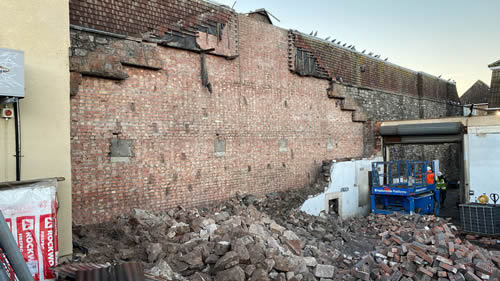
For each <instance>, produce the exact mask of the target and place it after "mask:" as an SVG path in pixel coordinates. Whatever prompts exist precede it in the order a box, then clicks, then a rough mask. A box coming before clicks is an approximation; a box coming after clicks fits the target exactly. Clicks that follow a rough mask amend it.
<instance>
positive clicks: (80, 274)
mask: <svg viewBox="0 0 500 281" xmlns="http://www.w3.org/2000/svg"><path fill="white" fill-rule="evenodd" d="M56 271H57V272H58V273H59V274H60V275H61V277H68V278H71V279H74V280H76V281H146V280H161V279H153V278H148V279H146V277H145V275H144V268H143V266H142V264H141V263H138V262H128V263H122V264H117V265H110V264H95V263H79V264H66V265H62V266H58V267H57V268H56Z"/></svg>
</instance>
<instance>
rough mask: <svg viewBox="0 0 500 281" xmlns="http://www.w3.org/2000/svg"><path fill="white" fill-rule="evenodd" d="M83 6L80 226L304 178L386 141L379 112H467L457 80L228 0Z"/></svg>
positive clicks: (76, 184) (75, 11)
mask: <svg viewBox="0 0 500 281" xmlns="http://www.w3.org/2000/svg"><path fill="white" fill-rule="evenodd" d="M131 6H133V7H134V9H131V8H130V7H131ZM70 18H71V24H72V25H71V53H70V70H71V96H72V97H71V143H72V171H73V218H74V222H75V223H77V224H89V223H97V222H102V221H106V220H109V219H111V218H113V217H114V216H116V215H119V214H122V213H127V212H129V210H130V208H133V207H137V208H147V209H152V210H158V211H159V210H164V209H168V208H172V207H175V206H178V205H181V206H184V207H189V206H195V205H202V204H208V203H210V202H214V201H220V200H225V199H227V198H230V197H231V196H234V195H235V194H236V193H237V192H240V193H253V194H265V193H269V192H273V191H279V190H286V189H289V188H300V187H303V186H306V185H309V184H311V183H312V182H313V181H314V180H315V178H316V176H317V175H318V173H319V172H320V169H321V163H322V160H324V159H339V158H360V157H368V156H371V155H374V154H377V153H379V151H378V148H379V145H378V144H377V137H376V136H375V135H374V130H373V129H374V127H375V122H376V121H381V120H383V119H405V118H406V119H412V118H417V119H418V118H425V117H440V116H451V115H456V114H459V115H460V114H461V107H460V105H459V100H458V96H457V93H456V87H455V85H454V84H452V83H448V82H447V81H445V80H442V79H439V78H438V77H435V76H432V75H428V74H425V73H423V72H417V71H412V70H409V69H406V68H403V67H400V66H397V65H394V64H392V63H389V62H387V61H384V60H381V59H379V58H376V57H372V56H368V55H365V54H362V53H360V52H357V51H356V50H353V49H352V48H346V47H342V46H340V45H337V44H334V43H332V42H327V41H324V40H321V39H318V38H316V37H313V36H309V35H306V34H303V33H300V32H298V31H294V30H286V29H282V28H279V27H276V26H273V25H272V24H271V21H268V20H262V18H259V17H257V18H256V17H252V16H250V17H249V16H248V15H244V14H238V13H236V12H234V11H233V10H231V9H229V8H228V7H225V6H219V5H215V4H212V3H208V2H204V1H200V0H196V1H180V0H168V1H161V2H151V1H145V0H143V1H127V0H120V1H114V2H112V3H111V2H100V3H87V2H83V1H76V0H71V1H70ZM419 149H420V148H411V149H410V150H408V149H407V148H401V157H408V155H412V157H413V156H414V157H426V155H425V153H424V152H425V151H423V150H421V149H420V150H419ZM452 150H453V148H448V147H444V148H443V147H439V148H436V151H437V152H436V151H434V152H432V153H429V154H431V155H432V157H436V155H438V157H441V156H440V155H441V153H444V154H443V155H445V156H443V157H448V156H446V155H447V154H446V153H448V152H447V151H450V152H449V153H453V152H452ZM405 151H408V152H406V154H405ZM394 155H397V153H394Z"/></svg>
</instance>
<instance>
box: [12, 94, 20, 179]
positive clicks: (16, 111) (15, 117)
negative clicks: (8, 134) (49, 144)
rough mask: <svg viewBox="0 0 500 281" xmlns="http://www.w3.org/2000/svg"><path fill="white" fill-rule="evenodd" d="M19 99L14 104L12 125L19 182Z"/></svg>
mask: <svg viewBox="0 0 500 281" xmlns="http://www.w3.org/2000/svg"><path fill="white" fill-rule="evenodd" d="M19 114H20V111H19V99H17V100H16V101H15V102H14V121H15V123H16V124H14V127H15V130H16V181H20V180H21V117H20V116H19Z"/></svg>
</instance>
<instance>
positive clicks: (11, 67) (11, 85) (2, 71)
mask: <svg viewBox="0 0 500 281" xmlns="http://www.w3.org/2000/svg"><path fill="white" fill-rule="evenodd" d="M0 97H16V98H24V52H23V51H16V50H10V49H2V48H0Z"/></svg>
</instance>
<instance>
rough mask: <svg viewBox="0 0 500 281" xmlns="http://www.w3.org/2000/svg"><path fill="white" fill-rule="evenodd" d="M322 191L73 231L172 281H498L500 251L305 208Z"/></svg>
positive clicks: (435, 225)
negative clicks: (302, 208)
mask: <svg viewBox="0 0 500 281" xmlns="http://www.w3.org/2000/svg"><path fill="white" fill-rule="evenodd" d="M321 186H322V185H316V186H315V188H310V189H303V190H300V191H289V192H283V193H273V194H269V195H268V196H266V197H265V198H258V197H255V196H252V195H247V196H237V197H236V198H233V199H231V200H229V201H227V202H225V203H224V204H222V205H219V206H216V207H206V208H198V209H190V210H186V209H182V208H177V209H175V210H170V211H168V212H165V213H161V214H153V213H151V212H147V211H144V210H139V209H135V210H133V212H132V214H131V215H130V216H122V217H119V218H118V219H116V221H113V222H112V223H107V224H102V225H93V226H77V227H75V228H74V241H75V246H76V247H75V252H76V254H75V258H76V259H77V260H80V261H84V262H97V263H106V262H111V261H115V262H120V261H142V262H143V263H144V266H145V268H146V271H147V272H148V273H151V274H153V275H156V276H160V277H162V278H164V279H165V280H215V281H230V280H236V281H240V280H241V281H243V280H253V281H257V280H283V281H285V280H290V281H295V280H297V281H300V280H304V281H309V280H322V281H327V280H390V281H401V280H405V281H406V280H441V281H444V280H451V281H454V280H457V281H459V280H468V281H470V280H499V277H500V271H499V266H500V252H498V251H488V250H486V249H484V248H480V247H478V246H475V245H473V244H471V243H470V242H469V241H467V240H465V238H459V236H457V234H456V228H455V227H454V226H453V225H452V224H451V223H449V222H448V220H446V219H442V218H438V217H434V216H420V215H414V216H409V215H397V214H395V215H387V216H385V215H373V214H372V215H369V216H367V217H362V218H353V219H349V220H345V221H342V220H340V219H339V218H338V217H337V216H335V215H330V214H322V215H321V216H318V217H313V216H309V215H307V214H305V213H302V212H300V211H298V207H299V206H300V203H301V202H303V200H304V199H305V198H307V195H308V194H314V193H315V192H316V193H317V192H321V191H322V190H321V189H322V187H321ZM78 249H79V251H78Z"/></svg>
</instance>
